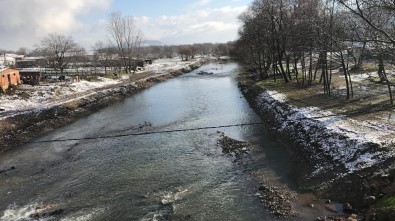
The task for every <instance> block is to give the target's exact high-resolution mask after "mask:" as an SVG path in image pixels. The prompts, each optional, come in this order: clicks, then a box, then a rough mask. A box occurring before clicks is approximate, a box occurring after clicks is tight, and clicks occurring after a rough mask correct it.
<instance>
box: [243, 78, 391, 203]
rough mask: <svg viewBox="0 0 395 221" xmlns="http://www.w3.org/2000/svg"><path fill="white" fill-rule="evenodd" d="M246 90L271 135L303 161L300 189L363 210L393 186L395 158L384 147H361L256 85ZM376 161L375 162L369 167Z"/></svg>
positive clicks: (244, 88) (373, 144)
mask: <svg viewBox="0 0 395 221" xmlns="http://www.w3.org/2000/svg"><path fill="white" fill-rule="evenodd" d="M240 88H241V90H242V92H243V93H244V95H245V96H246V98H247V100H248V101H249V102H250V105H251V106H252V107H253V108H254V110H255V111H256V112H257V113H258V114H259V115H260V116H261V118H262V120H263V121H264V122H265V124H266V125H267V127H268V128H269V129H270V131H271V133H273V135H275V136H277V137H279V138H280V139H279V140H281V141H283V142H284V145H285V146H286V147H288V150H289V151H290V152H291V153H292V155H293V158H294V159H295V160H296V161H297V162H298V165H299V168H298V169H297V170H296V171H298V173H299V174H297V175H296V177H298V184H299V187H300V189H302V190H307V191H314V192H316V193H320V194H322V195H323V196H325V197H327V198H329V199H335V200H336V199H337V200H339V201H342V202H351V203H352V204H353V205H355V206H357V207H363V206H365V205H366V204H367V203H369V202H367V201H368V199H367V196H372V195H380V194H381V193H380V191H381V190H380V188H382V187H385V185H388V184H389V183H391V179H393V177H394V175H395V173H394V170H393V169H392V168H393V162H394V158H393V157H388V154H387V150H386V149H385V148H384V147H382V146H381V145H380V144H377V143H372V142H366V143H356V141H355V140H353V139H351V138H349V137H347V136H344V134H340V133H336V132H334V131H331V130H328V128H326V127H325V125H323V124H321V123H320V121H318V120H317V119H312V118H306V117H304V116H299V113H297V112H296V111H295V109H294V107H292V106H290V105H288V104H286V103H284V102H281V101H278V100H276V99H274V98H272V97H271V96H269V94H268V93H267V92H265V90H263V89H262V88H260V87H258V86H255V85H254V84H240ZM366 156H369V157H370V156H372V157H371V158H370V159H366ZM372 161H374V162H375V163H373V164H369V163H370V162H372ZM383 173H385V174H386V176H383V175H382V174H383Z"/></svg>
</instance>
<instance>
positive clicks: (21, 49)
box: [16, 47, 29, 55]
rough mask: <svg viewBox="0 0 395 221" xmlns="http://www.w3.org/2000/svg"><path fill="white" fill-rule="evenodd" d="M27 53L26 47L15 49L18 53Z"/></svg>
mask: <svg viewBox="0 0 395 221" xmlns="http://www.w3.org/2000/svg"><path fill="white" fill-rule="evenodd" d="M28 53H29V49H28V48H26V47H21V48H19V49H18V50H17V51H16V54H18V55H27V54H28Z"/></svg>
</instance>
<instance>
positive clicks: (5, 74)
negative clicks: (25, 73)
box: [0, 68, 21, 92]
mask: <svg viewBox="0 0 395 221" xmlns="http://www.w3.org/2000/svg"><path fill="white" fill-rule="evenodd" d="M18 84H21V78H20V75H19V71H18V70H15V69H11V68H4V69H0V88H1V89H2V90H3V92H5V91H6V90H7V89H9V88H10V87H13V86H17V85H18Z"/></svg>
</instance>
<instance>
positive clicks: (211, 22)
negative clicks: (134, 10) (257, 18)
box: [135, 1, 247, 44]
mask: <svg viewBox="0 0 395 221" xmlns="http://www.w3.org/2000/svg"><path fill="white" fill-rule="evenodd" d="M199 2H201V3H203V2H205V1H199ZM246 9H247V6H241V7H230V6H227V7H221V8H202V9H197V10H194V11H192V10H190V11H188V12H187V13H185V14H183V15H179V16H159V17H156V18H154V17H146V16H145V17H137V18H135V19H136V22H137V24H138V26H139V27H140V29H142V31H143V32H144V34H145V38H146V39H149V40H160V41H163V42H164V43H165V44H180V43H185V44H190V43H200V42H226V41H230V40H235V39H236V37H237V31H238V29H239V26H240V24H239V22H238V20H237V17H238V15H240V13H242V12H243V11H244V10H246Z"/></svg>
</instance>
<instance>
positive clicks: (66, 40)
mask: <svg viewBox="0 0 395 221" xmlns="http://www.w3.org/2000/svg"><path fill="white" fill-rule="evenodd" d="M40 51H41V52H42V53H43V55H44V56H45V57H46V58H47V60H48V62H49V64H50V66H51V67H52V68H54V69H55V70H60V72H61V73H63V70H64V69H65V68H66V67H67V65H68V64H69V63H70V62H72V60H73V58H74V56H75V55H76V53H79V52H81V47H79V46H78V45H77V43H75V42H74V40H73V38H72V37H71V36H68V37H66V36H64V35H59V34H56V33H50V34H48V36H47V37H45V38H43V39H42V40H41V44H40Z"/></svg>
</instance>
